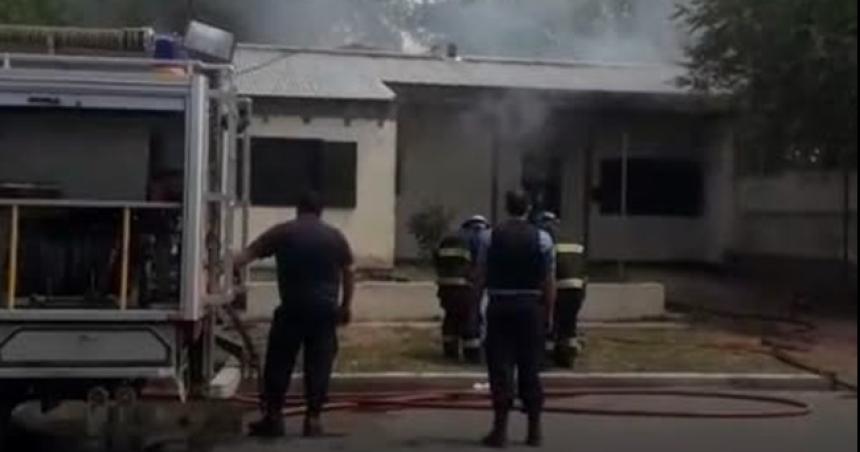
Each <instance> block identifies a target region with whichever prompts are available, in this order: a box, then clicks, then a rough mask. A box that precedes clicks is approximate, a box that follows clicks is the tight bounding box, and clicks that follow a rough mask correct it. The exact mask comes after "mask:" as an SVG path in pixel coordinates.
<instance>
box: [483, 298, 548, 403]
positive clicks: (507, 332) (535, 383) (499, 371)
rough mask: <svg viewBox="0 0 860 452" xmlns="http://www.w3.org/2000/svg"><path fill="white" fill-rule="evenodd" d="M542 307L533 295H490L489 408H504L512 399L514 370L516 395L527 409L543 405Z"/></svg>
mask: <svg viewBox="0 0 860 452" xmlns="http://www.w3.org/2000/svg"><path fill="white" fill-rule="evenodd" d="M543 317H544V309H543V307H542V306H541V305H540V304H539V301H538V298H537V296H515V297H493V296H491V297H490V305H489V306H488V308H487V340H486V342H487V343H486V349H487V370H488V371H489V376H490V389H491V392H492V397H493V408H494V409H495V410H496V411H506V410H509V409H510V408H511V406H512V405H513V402H514V397H515V394H514V371H516V378H517V380H518V387H519V397H520V400H522V402H523V407H524V408H525V410H526V411H527V412H528V413H535V414H536V413H539V412H540V411H541V410H542V409H543V386H542V385H541V380H540V368H541V361H542V357H543V353H542V351H543V341H544V334H545V333H544V318H543Z"/></svg>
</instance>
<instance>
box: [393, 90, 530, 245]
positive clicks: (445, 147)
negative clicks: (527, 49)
mask: <svg viewBox="0 0 860 452" xmlns="http://www.w3.org/2000/svg"><path fill="white" fill-rule="evenodd" d="M398 123H399V132H398V133H399V137H398V146H399V151H400V155H399V158H400V165H401V169H400V171H401V174H400V191H399V194H398V196H397V257H398V258H399V259H414V258H416V257H417V256H418V247H417V245H416V242H415V239H414V238H413V237H412V235H411V234H410V233H409V228H408V226H407V225H408V222H409V218H410V217H411V216H412V215H414V214H415V213H416V212H419V211H420V210H421V209H422V208H423V207H425V206H428V205H432V204H441V205H443V206H445V208H447V209H449V210H450V211H451V212H452V213H453V214H454V222H455V223H457V222H460V221H462V220H464V219H465V218H467V217H469V216H471V215H474V214H483V215H485V216H487V217H488V218H489V216H490V211H491V208H490V203H491V197H492V196H491V146H492V126H491V123H490V122H489V121H488V119H487V117H486V116H484V115H482V114H480V113H473V112H464V111H462V110H458V109H455V108H453V107H439V106H435V107H434V106H421V107H411V106H406V107H403V108H401V109H400V111H399V117H398ZM509 160H514V159H509ZM515 160H516V161H517V162H518V161H519V158H518V157H517V158H516V159H515Z"/></svg>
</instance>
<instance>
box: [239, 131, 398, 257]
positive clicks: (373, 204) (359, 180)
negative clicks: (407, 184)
mask: <svg viewBox="0 0 860 452" xmlns="http://www.w3.org/2000/svg"><path fill="white" fill-rule="evenodd" d="M251 127H252V129H251V133H252V134H253V135H254V136H259V137H282V138H306V139H322V140H329V141H348V142H356V143H357V144H358V147H357V165H356V166H357V168H356V171H357V174H356V185H357V187H356V198H357V204H356V207H355V208H350V209H335V208H331V209H326V211H325V212H324V219H325V220H326V221H327V222H329V223H331V224H332V225H334V226H336V227H338V228H340V229H341V230H342V231H343V232H344V234H345V235H346V237H347V239H348V240H349V242H350V244H351V246H352V248H353V253H354V254H355V257H356V263H357V265H358V266H360V267H365V268H387V267H391V266H392V265H393V263H394V210H395V209H394V172H395V143H396V136H397V126H396V122H395V121H394V120H392V119H381V120H380V119H369V118H365V119H359V118H356V119H351V120H350V121H345V120H344V119H343V118H331V117H312V118H310V120H309V121H305V120H304V119H302V118H301V117H298V116H284V115H266V116H262V115H258V116H255V117H254V119H253V121H252V124H251ZM294 216H295V209H293V208H261V207H253V208H252V209H251V221H250V232H251V237H252V238H253V237H256V236H257V235H258V234H260V233H262V232H263V231H265V230H266V228H268V227H270V226H272V225H273V224H276V223H278V222H282V221H286V220H289V219H292V218H293V217H294Z"/></svg>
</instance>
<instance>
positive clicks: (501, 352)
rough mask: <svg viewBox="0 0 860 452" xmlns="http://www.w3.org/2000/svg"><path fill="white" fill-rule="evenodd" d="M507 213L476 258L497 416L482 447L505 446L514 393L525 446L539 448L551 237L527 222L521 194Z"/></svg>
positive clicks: (509, 201) (510, 197) (551, 290)
mask: <svg viewBox="0 0 860 452" xmlns="http://www.w3.org/2000/svg"><path fill="white" fill-rule="evenodd" d="M506 208H507V212H508V214H509V215H510V219H508V220H506V221H504V222H502V223H501V224H499V225H497V226H495V227H494V228H493V230H492V231H487V232H486V233H485V234H484V240H482V247H481V253H480V257H479V268H480V269H481V272H480V274H481V275H484V276H483V281H482V282H483V284H485V285H486V287H487V290H488V292H489V296H490V302H489V305H488V307H487V337H486V352H487V370H488V373H489V379H490V389H491V392H492V401H493V411H494V414H495V417H494V421H493V429H492V431H491V432H490V434H489V435H487V436H486V437H485V438H484V444H485V445H487V446H490V447H504V446H505V445H506V444H507V430H508V413H509V412H510V410H511V407H512V405H513V402H514V396H515V394H518V395H519V398H520V399H521V400H522V403H523V409H524V411H525V412H526V414H527V415H528V435H527V438H526V443H527V444H528V445H531V446H540V444H541V442H542V434H541V412H542V411H543V387H542V385H541V381H540V368H541V364H542V361H543V343H544V338H545V334H546V333H545V325H546V324H547V321H548V319H551V318H552V317H551V316H552V314H551V313H552V310H553V304H554V298H555V278H554V275H555V273H554V266H555V262H554V261H555V255H554V253H553V242H552V238H551V237H550V235H549V234H547V233H546V232H545V231H542V230H540V229H539V228H537V227H536V226H534V225H533V224H532V223H530V222H529V221H528V220H527V216H526V215H527V214H528V211H529V202H528V198H527V197H526V196H525V195H524V194H522V193H520V192H509V193H508V194H507V196H506ZM515 375H516V380H517V387H518V391H515V390H514V381H515Z"/></svg>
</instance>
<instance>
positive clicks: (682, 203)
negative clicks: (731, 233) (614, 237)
mask: <svg viewBox="0 0 860 452" xmlns="http://www.w3.org/2000/svg"><path fill="white" fill-rule="evenodd" d="M627 168H628V169H627V214H628V215H655V216H681V217H697V216H701V215H702V211H703V209H704V181H703V179H704V177H703V174H702V167H701V165H700V164H699V163H698V162H694V161H689V160H672V159H649V158H633V159H630V160H628V167H627ZM621 171H622V168H621V159H606V160H603V161H602V162H601V164H600V181H601V187H600V196H599V199H600V213H601V214H604V215H620V214H621Z"/></svg>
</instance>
